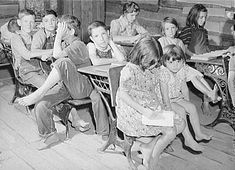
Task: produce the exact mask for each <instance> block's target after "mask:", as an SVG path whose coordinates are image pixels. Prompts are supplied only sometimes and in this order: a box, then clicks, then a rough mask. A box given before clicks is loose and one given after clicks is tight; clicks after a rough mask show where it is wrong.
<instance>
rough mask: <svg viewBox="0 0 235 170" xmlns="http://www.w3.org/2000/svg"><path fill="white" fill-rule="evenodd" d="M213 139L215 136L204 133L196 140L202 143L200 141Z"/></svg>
mask: <svg viewBox="0 0 235 170" xmlns="http://www.w3.org/2000/svg"><path fill="white" fill-rule="evenodd" d="M212 137H213V135H206V134H204V133H201V134H197V135H196V137H195V138H196V140H197V141H200V140H211V139H212Z"/></svg>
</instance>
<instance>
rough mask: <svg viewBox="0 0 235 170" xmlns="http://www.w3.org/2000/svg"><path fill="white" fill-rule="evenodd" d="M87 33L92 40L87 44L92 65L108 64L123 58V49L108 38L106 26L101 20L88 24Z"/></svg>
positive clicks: (120, 60)
mask: <svg viewBox="0 0 235 170" xmlns="http://www.w3.org/2000/svg"><path fill="white" fill-rule="evenodd" d="M88 34H89V36H90V39H91V40H92V42H90V43H88V44H87V48H88V51H89V57H90V59H91V62H92V64H93V65H101V64H110V63H113V62H122V61H124V60H125V51H124V49H123V48H122V47H121V46H118V45H116V44H115V43H114V42H113V41H112V40H111V39H110V36H109V31H108V30H107V26H106V25H105V24H104V23H103V22H101V21H94V22H92V23H91V24H90V25H89V26H88Z"/></svg>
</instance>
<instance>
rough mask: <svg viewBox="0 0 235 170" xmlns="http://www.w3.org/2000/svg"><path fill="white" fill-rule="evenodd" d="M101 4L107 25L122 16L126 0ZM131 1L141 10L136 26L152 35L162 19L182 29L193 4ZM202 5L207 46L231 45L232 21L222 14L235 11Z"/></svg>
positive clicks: (223, 7)
mask: <svg viewBox="0 0 235 170" xmlns="http://www.w3.org/2000/svg"><path fill="white" fill-rule="evenodd" d="M231 1H234V0H231ZM105 2H106V3H105V9H106V10H105V11H106V12H105V16H106V17H105V22H106V24H107V25H109V24H110V22H111V20H113V19H116V18H118V17H119V16H120V15H121V14H122V5H123V3H125V2H126V0H106V1H105ZM135 2H137V3H138V4H139V5H140V8H141V12H140V15H139V18H138V21H139V23H140V24H142V25H143V26H144V27H145V28H146V29H147V30H148V31H149V32H150V33H152V34H159V33H161V31H160V25H161V21H162V20H163V18H164V17H166V16H171V17H174V18H176V19H177V21H178V22H179V25H180V27H181V28H182V27H184V26H185V21H186V17H187V14H188V10H189V9H190V8H191V7H192V6H193V5H194V3H188V2H180V0H155V1H154V0H144V1H143V0H135ZM191 2H192V1H191ZM231 4H232V3H231ZM205 6H206V7H207V8H208V10H209V17H208V19H207V23H206V26H205V27H206V28H207V30H208V31H209V39H210V44H212V45H218V46H230V45H234V44H235V41H234V38H233V36H232V34H231V27H232V26H233V24H235V20H231V19H229V18H228V17H227V15H226V14H227V12H228V11H231V12H235V10H234V9H235V8H234V7H233V6H231V7H228V6H220V5H216V4H205Z"/></svg>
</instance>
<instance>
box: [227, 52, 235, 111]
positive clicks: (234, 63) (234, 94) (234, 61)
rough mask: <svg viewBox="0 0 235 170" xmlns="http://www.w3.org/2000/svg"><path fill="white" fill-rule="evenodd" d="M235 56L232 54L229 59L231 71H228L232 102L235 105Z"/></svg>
mask: <svg viewBox="0 0 235 170" xmlns="http://www.w3.org/2000/svg"><path fill="white" fill-rule="evenodd" d="M234 57H235V56H232V57H231V58H230V61H229V72H228V88H229V93H230V96H231V98H232V104H233V106H234V107H235V83H234V81H235V58H234Z"/></svg>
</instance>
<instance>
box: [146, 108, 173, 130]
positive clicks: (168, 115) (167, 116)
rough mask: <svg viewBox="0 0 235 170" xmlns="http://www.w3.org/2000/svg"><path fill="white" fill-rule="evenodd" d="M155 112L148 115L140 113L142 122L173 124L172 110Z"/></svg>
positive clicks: (153, 124)
mask: <svg viewBox="0 0 235 170" xmlns="http://www.w3.org/2000/svg"><path fill="white" fill-rule="evenodd" d="M156 112H157V113H154V114H153V115H152V116H150V117H146V116H144V115H142V123H143V124H144V125H152V126H170V127H172V126H174V114H175V113H174V112H173V111H166V110H160V111H156Z"/></svg>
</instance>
